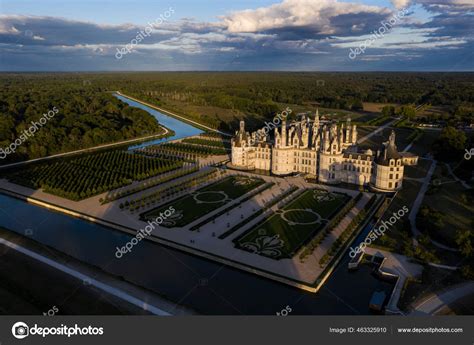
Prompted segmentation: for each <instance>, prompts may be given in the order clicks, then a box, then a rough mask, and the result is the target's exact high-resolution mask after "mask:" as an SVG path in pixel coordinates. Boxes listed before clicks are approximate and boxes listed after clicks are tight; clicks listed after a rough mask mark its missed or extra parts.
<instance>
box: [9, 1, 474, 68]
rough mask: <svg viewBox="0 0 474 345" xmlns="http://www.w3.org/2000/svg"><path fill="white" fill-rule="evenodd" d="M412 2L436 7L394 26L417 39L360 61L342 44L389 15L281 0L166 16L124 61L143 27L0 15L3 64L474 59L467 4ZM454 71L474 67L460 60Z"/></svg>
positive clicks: (435, 62) (308, 64)
mask: <svg viewBox="0 0 474 345" xmlns="http://www.w3.org/2000/svg"><path fill="white" fill-rule="evenodd" d="M416 2H417V3H419V4H421V5H422V6H424V7H425V8H426V9H427V10H429V11H433V12H432V13H433V16H432V18H430V20H429V21H426V22H423V23H420V22H419V21H418V22H417V21H416V20H411V21H402V22H400V23H397V25H399V26H400V27H404V28H408V29H410V30H413V32H415V31H417V32H422V33H423V34H422V36H423V42H420V41H413V40H412V41H410V34H407V35H406V36H407V37H400V41H395V42H388V43H386V44H384V45H383V46H378V47H375V46H374V47H373V48H370V52H367V53H366V54H365V55H364V56H361V58H360V59H357V61H351V60H349V59H348V58H347V55H348V48H347V47H346V46H344V44H341V42H342V43H344V42H350V40H352V42H356V37H359V36H363V35H368V34H370V33H371V32H373V31H374V30H376V29H377V28H379V27H380V25H381V21H383V20H387V18H389V17H390V16H392V15H393V13H394V12H393V11H392V10H389V9H387V8H382V7H377V6H366V5H361V4H354V3H346V2H337V1H333V0H320V1H313V0H285V1H283V2H282V3H278V4H275V5H272V6H269V7H266V8H260V9H257V10H246V11H240V12H235V13H232V14H229V15H227V16H223V17H221V18H220V21H219V22H217V23H206V22H198V21H196V20H194V19H189V18H187V19H180V20H175V19H174V18H170V20H169V22H164V23H162V24H161V25H159V26H157V27H156V30H154V31H153V32H152V33H151V35H150V36H148V37H145V38H144V39H143V40H142V41H141V42H140V43H139V44H137V45H136V46H135V47H134V49H133V52H132V53H130V54H128V55H126V56H125V57H124V58H123V59H120V60H117V59H116V58H115V53H116V50H117V49H121V48H123V47H124V45H126V44H130V42H131V41H132V39H134V38H135V37H136V35H137V34H138V33H139V32H140V31H141V30H144V29H145V26H137V25H134V24H123V25H100V24H96V23H89V22H81V21H73V20H67V19H63V18H56V17H37V16H20V15H16V16H14V15H3V16H0V19H1V21H0V54H1V58H2V61H1V62H2V63H1V66H2V69H3V70H58V69H59V70H156V69H162V70H185V69H196V70H198V69H201V70H206V69H207V70H214V69H215V70H253V69H263V70H272V69H287V70H305V69H306V70H358V69H360V70H373V69H387V70H398V69H415V68H422V69H430V68H432V69H443V63H445V62H447V61H450V59H451V61H453V60H456V59H458V58H459V57H462V56H466V54H467V55H469V54H472V48H473V46H472V41H473V38H472V32H473V30H472V28H473V27H472V22H473V21H472V11H471V10H470V7H469V6H468V5H467V4H466V3H467V2H469V0H446V1H443V2H442V1H441V0H417V1H416ZM395 3H396V4H397V5H402V4H403V3H405V4H408V3H409V1H407V0H394V4H395ZM435 11H436V12H435ZM418 36H420V34H418ZM348 39H349V40H348ZM450 42H451V43H452V44H450ZM397 47H399V49H398V51H395V48H397ZM435 48H438V49H435ZM440 49H444V50H443V51H442V52H441V51H440ZM433 51H434V52H435V54H433ZM458 60H459V59H458ZM460 61H461V60H460ZM458 69H472V66H471V65H470V62H469V61H464V62H462V63H461V64H460V65H459V66H458Z"/></svg>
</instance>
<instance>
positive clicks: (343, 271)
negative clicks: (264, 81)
mask: <svg viewBox="0 0 474 345" xmlns="http://www.w3.org/2000/svg"><path fill="white" fill-rule="evenodd" d="M118 97H120V96H118ZM122 100H123V101H124V102H127V103H128V104H130V105H133V106H139V107H140V108H142V109H145V110H147V111H149V112H150V113H152V114H153V115H154V116H155V117H157V119H158V120H159V121H160V122H161V123H163V124H164V125H166V126H167V127H168V128H171V129H173V130H174V131H175V132H176V136H180V135H183V133H184V132H180V128H186V131H187V130H189V131H190V132H188V133H196V134H197V133H199V131H200V130H199V129H196V128H194V127H193V128H194V129H193V130H192V131H191V130H190V129H187V127H188V126H189V127H192V126H190V125H188V124H183V123H182V122H180V121H179V120H176V119H173V120H175V121H178V122H179V123H180V124H178V127H173V126H174V125H173V124H171V122H167V124H165V121H164V120H163V118H162V116H166V115H163V114H161V113H159V112H157V111H155V110H153V109H149V108H148V107H146V106H143V105H141V104H138V103H136V102H134V101H131V100H128V99H126V98H123V99H122ZM155 113H158V114H155ZM166 117H167V118H169V116H166ZM182 125H185V126H183V127H181V126H182ZM191 135H192V134H191ZM149 144H150V143H146V145H149ZM0 226H1V227H4V228H6V229H9V230H12V231H14V232H16V233H19V234H22V235H25V234H27V235H28V236H29V237H31V238H32V239H34V240H36V241H37V242H39V243H42V244H44V245H47V246H50V247H53V248H55V249H57V250H59V251H61V252H64V253H67V254H68V255H71V256H73V257H75V258H77V259H79V260H81V261H84V262H86V263H89V264H92V265H95V266H97V267H100V268H101V269H103V270H105V271H107V272H110V273H112V274H115V275H117V276H119V277H123V278H124V279H126V280H128V281H130V282H132V283H135V284H137V285H140V286H143V287H145V288H148V289H150V290H152V291H155V292H157V293H158V294H160V295H162V296H164V297H167V298H168V299H170V300H172V301H174V302H176V303H179V304H183V305H186V306H188V307H191V308H193V309H194V310H196V311H198V312H201V313H203V314H219V315H220V314H259V315H262V314H270V315H275V313H277V312H280V311H281V310H283V309H285V308H286V307H287V306H289V307H290V308H291V312H290V314H368V313H369V310H368V303H369V300H370V297H371V295H372V293H373V292H374V290H384V291H386V292H387V293H388V294H389V293H390V291H391V289H392V285H391V284H389V283H386V282H383V281H380V280H378V279H377V278H375V277H374V275H373V274H372V271H371V268H370V267H369V266H366V265H363V266H361V268H360V269H359V270H357V271H355V272H349V271H348V270H347V262H348V255H347V253H346V255H345V258H344V260H342V261H341V263H340V264H339V265H338V267H337V268H336V270H335V271H334V272H333V274H332V275H331V277H330V278H329V279H328V281H327V283H326V284H325V285H324V286H323V287H322V288H321V290H320V291H319V292H318V293H317V294H313V293H309V292H305V291H302V290H299V289H296V288H293V287H290V286H287V285H283V284H280V283H276V282H274V281H271V280H268V279H264V278H260V277H258V276H256V275H253V274H250V273H246V272H243V271H240V270H237V269H234V268H230V267H227V266H224V265H221V264H218V263H216V262H213V261H209V260H206V259H203V258H200V257H196V256H193V255H190V254H187V253H184V252H181V251H178V250H175V249H171V248H168V247H166V246H163V245H159V244H156V243H153V242H149V241H142V242H140V245H138V246H135V248H134V249H133V252H132V253H130V254H128V255H126V256H124V257H123V258H122V259H120V260H118V259H116V258H115V256H114V253H115V248H116V247H117V246H122V245H123V243H125V242H128V241H129V240H130V239H131V237H130V236H129V235H126V234H124V233H121V232H119V231H116V230H112V229H110V228H107V227H104V226H101V225H98V224H94V223H90V222H87V221H84V220H81V219H76V218H73V217H69V216H66V215H64V214H62V213H58V212H54V211H50V210H47V209H45V208H41V207H38V206H35V205H32V204H28V203H26V202H23V201H21V200H17V199H15V198H11V197H8V196H6V195H2V194H0ZM368 231H369V226H368V227H367V228H366V229H364V231H363V232H362V234H361V235H360V236H359V237H358V239H357V240H356V242H359V241H361V240H362V238H363V237H364V234H366V233H367V232H368ZM53 283H54V282H52V284H53Z"/></svg>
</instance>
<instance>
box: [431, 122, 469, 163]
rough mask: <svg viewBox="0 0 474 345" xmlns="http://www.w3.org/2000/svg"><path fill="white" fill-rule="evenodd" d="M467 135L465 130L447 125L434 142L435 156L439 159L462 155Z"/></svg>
mask: <svg viewBox="0 0 474 345" xmlns="http://www.w3.org/2000/svg"><path fill="white" fill-rule="evenodd" d="M466 142H467V137H466V134H465V133H464V132H463V131H458V130H457V129H456V128H454V127H450V126H448V127H446V128H444V129H443V130H442V131H441V134H440V136H439V137H438V139H437V140H436V141H435V143H434V144H433V149H434V152H435V156H436V158H437V159H439V160H445V161H446V160H453V159H456V157H459V156H460V155H462V153H463V150H464V148H465V146H466Z"/></svg>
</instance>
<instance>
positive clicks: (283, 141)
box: [281, 116, 287, 147]
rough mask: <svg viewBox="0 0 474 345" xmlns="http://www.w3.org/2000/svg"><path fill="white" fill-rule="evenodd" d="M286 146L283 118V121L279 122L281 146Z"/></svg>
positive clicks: (284, 119)
mask: <svg viewBox="0 0 474 345" xmlns="http://www.w3.org/2000/svg"><path fill="white" fill-rule="evenodd" d="M286 145H287V142H286V116H285V117H283V121H282V122H281V146H282V147H285V146H286Z"/></svg>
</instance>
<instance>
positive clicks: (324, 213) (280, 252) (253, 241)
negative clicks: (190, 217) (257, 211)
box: [234, 189, 350, 259]
mask: <svg viewBox="0 0 474 345" xmlns="http://www.w3.org/2000/svg"><path fill="white" fill-rule="evenodd" d="M349 200H350V197H349V196H347V195H345V194H340V193H327V192H325V191H322V190H317V189H310V190H307V191H305V192H304V193H303V194H301V195H300V196H299V197H297V198H296V199H295V200H294V201H292V202H290V203H289V204H288V205H285V207H283V208H281V209H279V210H277V211H276V212H275V214H274V215H272V216H271V217H270V218H268V219H266V220H264V221H263V222H262V223H261V224H258V225H257V226H255V227H253V228H252V229H251V230H249V231H247V232H246V233H244V234H243V235H242V236H239V237H238V238H236V239H235V240H234V242H235V244H236V247H238V248H241V249H244V250H248V251H251V252H254V253H257V254H260V255H263V256H267V257H270V258H274V259H282V258H291V257H293V256H294V255H295V253H296V252H297V251H298V249H299V248H300V247H301V246H302V245H303V244H304V243H305V242H306V241H307V240H309V239H311V238H312V237H314V236H315V235H316V234H317V233H318V232H319V231H320V230H321V229H322V228H323V227H324V225H325V224H326V223H327V222H328V221H329V220H330V219H331V218H332V217H334V216H335V215H336V214H337V212H338V211H339V210H340V209H341V208H342V207H343V206H344V205H345V204H346V203H347V202H348V201H349Z"/></svg>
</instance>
